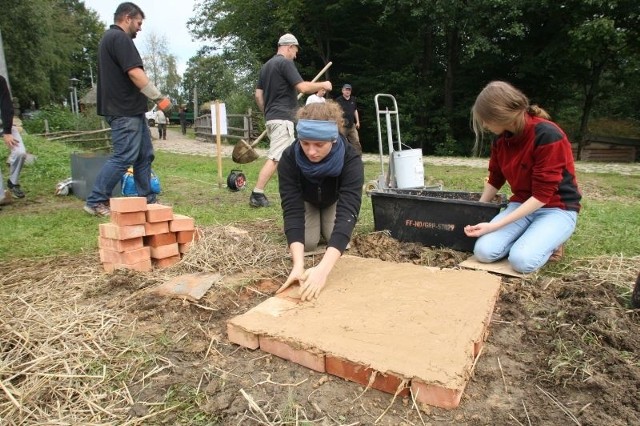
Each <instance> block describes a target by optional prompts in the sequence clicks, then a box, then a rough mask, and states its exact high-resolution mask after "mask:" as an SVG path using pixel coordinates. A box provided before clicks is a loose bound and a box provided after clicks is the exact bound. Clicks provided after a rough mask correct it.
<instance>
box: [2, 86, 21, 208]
mask: <svg viewBox="0 0 640 426" xmlns="http://www.w3.org/2000/svg"><path fill="white" fill-rule="evenodd" d="M0 116H1V117H2V133H3V134H2V137H3V139H4V143H5V145H7V148H9V151H10V152H9V160H8V162H9V179H7V188H8V189H9V191H11V194H12V195H13V196H14V197H16V198H24V192H23V191H22V189H21V188H20V172H21V171H22V167H23V166H24V162H25V160H26V158H27V150H26V149H25V147H24V143H23V142H22V137H21V136H20V132H19V131H18V127H17V126H15V125H14V122H13V102H12V101H11V93H10V92H9V85H8V84H7V80H6V79H5V78H4V77H3V76H1V75H0ZM5 195H6V194H5V191H4V179H3V178H2V172H0V202H1V201H5V200H4V198H5Z"/></svg>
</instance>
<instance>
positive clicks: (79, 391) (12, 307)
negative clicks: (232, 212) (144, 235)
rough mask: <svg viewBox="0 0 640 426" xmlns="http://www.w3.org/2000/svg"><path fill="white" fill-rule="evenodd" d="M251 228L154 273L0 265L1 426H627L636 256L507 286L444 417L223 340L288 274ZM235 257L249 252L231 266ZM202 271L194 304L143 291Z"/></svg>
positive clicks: (279, 256)
mask: <svg viewBox="0 0 640 426" xmlns="http://www.w3.org/2000/svg"><path fill="white" fill-rule="evenodd" d="M251 226H252V225H248V228H247V229H246V230H247V231H249V232H248V233H246V234H245V233H237V232H227V230H223V229H222V228H214V229H204V230H203V238H202V239H201V240H200V241H199V242H198V243H196V246H194V249H193V250H192V254H188V255H187V256H186V257H185V259H184V261H183V262H182V264H180V265H178V266H177V267H175V268H170V269H168V270H164V271H156V272H153V273H136V272H131V271H117V272H115V273H113V274H105V273H103V272H102V271H101V269H100V265H99V259H98V258H97V255H94V254H90V255H87V256H84V257H81V258H49V259H43V260H41V261H37V262H34V263H30V264H29V265H28V266H25V265H24V264H23V263H20V262H4V263H3V264H2V265H0V277H1V278H0V288H2V289H3V291H2V296H1V299H0V321H1V324H0V326H1V327H0V328H1V329H2V332H1V333H0V334H1V335H2V336H3V337H0V355H2V360H3V364H2V365H3V367H0V379H1V383H2V390H0V418H2V419H3V420H2V421H0V423H2V424H11V425H12V424H34V423H36V419H39V422H40V423H43V419H48V421H46V422H44V423H48V424H53V423H55V424H159V425H160V424H167V425H168V424H171V425H173V424H211V425H213V424H220V425H252V424H263V425H281V424H282V425H284V424H290V425H295V424H309V425H311V424H319V425H373V424H380V425H435V424H444V423H448V424H458V425H556V424H577V425H629V424H638V418H640V358H639V357H640V327H639V324H640V313H639V312H636V311H632V310H629V309H628V299H629V298H628V294H629V291H630V288H631V286H632V282H633V281H634V279H635V276H636V274H637V267H638V258H632V259H628V258H627V259H620V258H594V259H586V260H583V261H580V262H577V263H574V264H571V265H566V268H564V269H563V268H560V269H561V270H562V272H558V273H554V274H545V275H539V276H532V277H529V278H528V279H526V280H523V279H513V278H503V285H502V289H501V294H500V298H499V301H498V303H497V306H496V310H495V313H494V316H493V319H492V322H491V326H490V330H489V335H488V339H487V341H486V344H485V346H484V348H483V351H482V353H481V355H480V358H479V360H478V362H477V364H476V366H475V370H474V373H473V377H472V379H471V381H470V383H469V385H468V386H467V389H466V390H465V393H464V395H463V398H462V402H461V405H460V407H459V408H457V409H454V410H450V411H447V410H443V409H439V408H434V407H429V406H422V407H417V406H416V405H415V404H414V403H413V401H412V400H411V399H410V398H402V397H398V398H394V397H393V395H389V394H384V393H381V392H379V391H376V390H372V389H365V388H364V387H363V386H360V385H358V384H354V383H350V382H347V381H344V380H342V379H339V378H336V377H332V376H327V375H325V374H320V373H316V372H313V371H311V370H308V369H306V368H304V367H301V366H298V365H296V364H292V363H289V362H287V361H284V360H282V359H279V358H277V357H275V356H272V355H270V354H266V353H262V352H260V351H259V350H257V351H251V350H248V349H245V348H241V347H238V346H236V345H234V344H231V343H229V342H228V340H227V339H226V326H225V323H226V321H227V320H228V319H229V318H231V317H233V316H235V315H237V314H240V313H243V312H245V311H247V310H248V309H250V308H251V307H253V306H255V305H256V304H258V303H260V302H261V301H262V300H264V299H265V298H267V297H269V296H270V295H272V294H273V293H274V292H275V290H276V289H277V288H278V287H279V285H280V283H281V282H282V281H283V279H284V277H283V276H282V274H283V272H284V271H285V270H286V265H288V262H289V260H288V258H287V257H286V251H285V250H284V247H282V243H281V242H270V241H268V240H266V239H264V240H256V239H255V238H256V237H255V236H256V235H260V234H261V233H262V232H260V231H264V229H261V227H264V226H270V225H265V224H264V223H261V224H255V225H253V226H254V228H252V227H251ZM252 235H253V236H254V237H251V236H252ZM240 247H242V248H244V249H245V250H244V251H243V252H244V253H256V255H255V256H254V255H251V256H250V255H246V256H235V255H233V254H232V253H234V252H236V250H237V249H238V248H240ZM238 251H239V250H238ZM349 253H350V254H353V255H360V256H364V257H373V258H379V259H382V260H385V261H393V262H412V263H415V264H420V265H428V266H440V267H455V265H456V264H457V263H458V262H459V261H460V260H462V259H464V258H465V257H466V254H464V253H459V252H455V251H452V250H432V249H428V248H424V247H422V246H420V245H416V244H403V243H399V242H397V241H395V240H393V239H392V238H390V237H388V236H387V235H385V234H384V233H373V234H368V235H360V236H356V238H354V241H353V244H352V248H351V250H350V252H349ZM308 261H309V262H313V261H314V259H313V258H312V257H310V258H308ZM316 261H317V259H316ZM213 270H216V271H220V272H221V273H222V274H223V276H224V279H223V280H222V281H221V282H220V283H218V284H216V286H215V287H213V288H212V289H211V290H210V291H209V292H208V293H207V295H206V296H205V297H204V298H203V299H201V300H199V301H196V302H194V301H187V300H178V299H166V298H161V297H158V296H155V295H152V294H150V293H149V292H148V291H147V290H148V289H149V288H151V287H153V286H155V285H157V284H159V283H161V282H164V281H165V280H166V279H168V278H169V277H171V276H175V275H179V274H182V273H187V272H196V271H202V272H209V271H213ZM569 271H570V272H569ZM452 303H455V301H452ZM82 347H85V348H86V349H82ZM444 350H446V349H444ZM92 354H93V355H92ZM36 366H37V368H36ZM56 366H58V367H57V369H56ZM36 370H37V371H38V372H39V373H37V374H36V373H35V371H36ZM54 419H55V420H57V421H53V420H54Z"/></svg>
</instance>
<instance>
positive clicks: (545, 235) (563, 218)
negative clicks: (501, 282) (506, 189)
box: [473, 202, 578, 274]
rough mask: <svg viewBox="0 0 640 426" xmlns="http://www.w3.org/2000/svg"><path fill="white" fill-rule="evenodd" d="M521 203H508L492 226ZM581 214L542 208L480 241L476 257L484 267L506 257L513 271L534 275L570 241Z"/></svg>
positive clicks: (475, 253) (483, 237)
mask: <svg viewBox="0 0 640 426" xmlns="http://www.w3.org/2000/svg"><path fill="white" fill-rule="evenodd" d="M520 205H521V203H513V202H512V203H509V205H508V206H507V208H506V209H504V210H503V211H502V212H500V213H499V214H498V215H496V217H494V218H493V219H492V220H491V222H495V221H496V220H499V219H500V218H502V217H504V216H506V215H508V214H509V213H511V212H512V211H514V210H515V209H517V208H518V207H520ZM577 219H578V213H577V212H574V211H568V210H562V209H559V208H541V209H538V210H536V211H535V212H533V213H531V214H530V215H528V216H525V217H523V218H522V219H519V220H517V221H515V222H512V223H510V224H508V225H506V226H503V227H502V228H500V229H498V230H497V231H494V232H491V233H489V234H485V235H483V236H481V237H479V238H478V241H476V244H475V247H474V249H473V254H474V255H475V256H476V258H477V259H478V260H479V261H480V262H483V263H491V262H495V261H497V260H500V259H502V258H504V257H506V256H507V255H508V256H509V263H510V264H511V267H512V268H513V269H514V270H516V271H518V272H521V273H526V274H528V273H531V272H534V271H536V270H538V269H540V268H541V267H542V266H544V264H545V263H547V261H548V260H549V257H550V256H551V254H552V253H553V251H554V250H555V249H556V248H558V247H560V245H562V244H563V243H564V242H565V241H567V240H568V239H569V237H570V236H571V234H573V231H575V229H576V221H577Z"/></svg>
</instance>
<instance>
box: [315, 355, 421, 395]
mask: <svg viewBox="0 0 640 426" xmlns="http://www.w3.org/2000/svg"><path fill="white" fill-rule="evenodd" d="M325 369H326V370H327V373H329V374H333V375H334V376H338V377H342V378H343V379H346V380H349V381H352V382H356V383H360V384H361V385H363V386H368V384H369V380H370V379H371V375H372V374H375V379H374V380H373V383H372V384H371V387H372V388H373V389H377V390H380V391H382V392H387V393H390V394H394V395H395V393H396V392H397V391H398V388H399V387H400V386H401V385H402V378H401V377H399V376H396V375H394V374H390V373H387V374H383V373H381V372H379V371H375V370H374V369H372V368H369V367H366V366H364V365H361V364H357V363H355V362H351V361H348V360H346V359H342V358H338V357H334V356H332V355H325ZM398 395H402V396H407V395H409V386H408V381H407V383H406V384H405V387H404V388H403V389H402V390H401V391H400V393H398Z"/></svg>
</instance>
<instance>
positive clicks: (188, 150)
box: [151, 128, 640, 176]
mask: <svg viewBox="0 0 640 426" xmlns="http://www.w3.org/2000/svg"><path fill="white" fill-rule="evenodd" d="M151 134H152V135H153V137H156V135H157V130H156V129H155V128H152V129H151ZM167 138H168V139H167V140H157V139H154V140H153V146H154V147H155V148H156V149H157V150H158V151H167V152H175V153H178V154H191V155H205V156H210V157H213V156H215V155H216V154H217V151H216V144H215V143H211V142H203V141H199V140H194V139H189V138H187V137H184V136H182V134H181V133H180V131H178V130H177V129H172V128H170V129H167ZM232 151H233V145H225V144H223V145H222V155H223V156H224V157H230V156H231V152H232ZM256 151H257V152H258V153H259V154H260V156H261V157H264V155H265V154H266V149H259V148H258V149H256ZM362 158H363V160H364V161H366V162H379V161H380V156H379V155H378V154H364V155H363V156H362ZM387 158H388V157H387V156H385V157H384V160H385V161H386V160H387ZM424 162H425V164H427V165H428V164H432V165H436V166H467V167H476V168H486V167H487V159H486V158H468V157H434V156H425V157H424ZM576 170H577V171H578V172H586V173H617V174H621V175H631V176H637V175H640V163H593V162H582V161H579V162H576Z"/></svg>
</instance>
